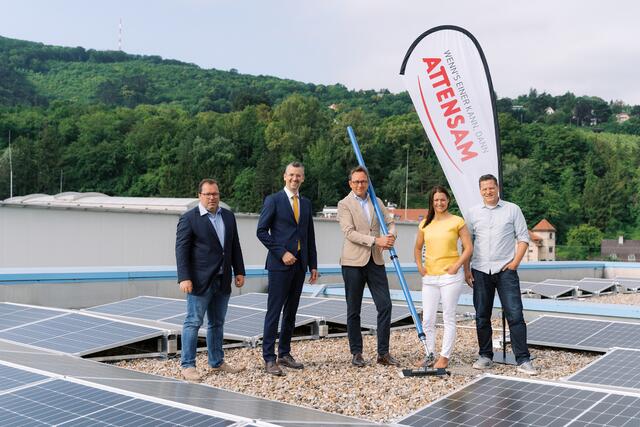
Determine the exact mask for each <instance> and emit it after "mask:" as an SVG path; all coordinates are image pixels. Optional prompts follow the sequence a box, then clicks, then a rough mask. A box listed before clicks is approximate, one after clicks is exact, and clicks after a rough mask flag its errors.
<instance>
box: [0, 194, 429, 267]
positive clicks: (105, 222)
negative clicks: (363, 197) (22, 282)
mask: <svg viewBox="0 0 640 427" xmlns="http://www.w3.org/2000/svg"><path fill="white" fill-rule="evenodd" d="M236 217H237V221H238V232H239V235H240V241H241V245H242V251H243V255H244V260H245V264H246V265H264V260H265V257H266V249H265V248H264V247H263V246H262V244H261V243H260V242H259V241H258V239H257V238H256V237H255V232H256V225H257V221H258V215H245V214H239V215H237V216H236ZM177 222H178V215H176V214H164V213H136V212H104V211H96V210H75V209H68V210H67V209H52V208H40V207H14V206H6V205H4V206H0V268H11V267H85V266H133V265H136V266H146V265H154V266H157V265H175V255H174V246H175V232H176V224H177ZM314 224H315V232H316V246H317V249H318V262H319V264H337V263H338V260H339V257H340V250H341V247H342V233H341V231H340V227H339V226H338V223H337V221H335V220H330V219H316V220H315V221H314ZM396 228H397V230H398V240H397V244H396V251H397V252H398V256H399V259H400V261H401V262H403V263H407V262H412V261H413V243H414V241H415V236H416V234H417V224H415V223H400V224H398V225H397V227H396ZM388 261H389V260H388V257H387V262H388Z"/></svg>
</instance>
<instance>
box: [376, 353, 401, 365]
mask: <svg viewBox="0 0 640 427" xmlns="http://www.w3.org/2000/svg"><path fill="white" fill-rule="evenodd" d="M377 362H378V364H379V365H384V366H400V362H398V361H397V360H396V359H395V358H394V357H393V356H392V355H391V353H387V354H383V355H382V356H380V355H378V360H377Z"/></svg>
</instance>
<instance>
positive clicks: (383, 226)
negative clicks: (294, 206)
mask: <svg viewBox="0 0 640 427" xmlns="http://www.w3.org/2000/svg"><path fill="white" fill-rule="evenodd" d="M347 133H348V134H349V138H350V139H351V145H352V146H353V151H354V152H355V154H356V158H357V159H358V164H359V165H360V166H362V167H364V168H366V167H367V166H366V165H365V163H364V159H363V158H362V153H361V152H360V146H359V145H358V140H357V139H356V134H355V133H354V131H353V128H352V127H351V126H348V127H347ZM368 191H369V197H370V198H371V203H372V204H373V209H374V210H375V212H376V218H378V223H380V231H381V233H382V234H383V235H387V234H388V233H389V230H388V229H387V223H386V221H385V218H384V216H383V215H382V210H381V209H380V206H379V205H378V199H377V198H376V192H375V190H374V189H373V182H372V181H371V176H370V175H369V190H368ZM389 256H390V257H391V262H392V263H393V266H394V268H395V270H396V275H397V276H398V280H399V281H400V287H401V288H402V293H403V294H404V299H405V300H406V301H407V307H409V311H410V312H411V317H412V318H413V323H414V324H415V325H416V331H417V332H418V338H419V339H420V342H422V345H423V346H424V351H425V354H426V358H425V365H424V366H423V367H422V368H420V369H403V370H402V373H403V375H404V376H424V375H445V374H448V372H446V370H445V369H430V368H428V367H427V365H428V364H431V363H433V360H434V354H433V352H432V351H431V350H430V349H429V346H428V345H427V337H426V335H425V334H424V330H423V329H422V322H420V317H419V316H418V312H417V311H416V307H415V305H414V304H413V298H411V292H409V286H408V285H407V282H406V280H405V279H404V273H403V272H402V267H401V266H400V261H398V255H397V254H396V250H395V248H393V247H392V248H391V249H389Z"/></svg>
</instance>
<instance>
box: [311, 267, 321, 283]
mask: <svg viewBox="0 0 640 427" xmlns="http://www.w3.org/2000/svg"><path fill="white" fill-rule="evenodd" d="M318 277H320V274H318V270H311V277H310V278H309V283H311V284H314V283H316V282H317V281H318Z"/></svg>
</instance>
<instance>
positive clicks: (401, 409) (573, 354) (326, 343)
mask: <svg viewBox="0 0 640 427" xmlns="http://www.w3.org/2000/svg"><path fill="white" fill-rule="evenodd" d="M592 301H594V302H595V301H596V299H592ZM598 302H599V301H598ZM499 325H500V321H499V319H495V321H494V337H495V338H498V337H499V336H500V335H501V328H500V327H499ZM441 335H442V328H441V327H438V338H437V344H436V345H437V348H440V340H441ZM364 346H365V350H364V356H365V358H366V359H368V360H369V362H370V364H369V365H368V366H367V367H364V368H356V367H353V366H352V365H351V355H350V354H349V347H348V342H347V338H346V337H341V338H322V339H319V340H309V341H294V342H293V343H292V354H293V356H294V357H295V358H296V359H297V360H298V361H301V362H303V363H304V364H305V369H304V370H300V371H297V370H292V369H289V370H287V375H286V376H284V377H273V376H270V375H267V374H266V373H265V372H264V363H263V361H262V357H261V348H260V347H258V348H253V349H251V348H235V349H227V350H225V361H226V362H227V363H229V364H231V365H233V366H245V367H246V368H247V369H246V370H245V371H243V372H241V373H239V374H227V373H221V372H211V371H208V370H207V358H206V353H205V352H201V353H199V354H198V356H197V361H196V363H197V369H198V371H199V372H200V373H201V374H202V375H203V376H204V379H203V383H206V384H209V385H212V386H214V387H219V388H223V389H227V390H233V391H237V392H241V393H245V394H249V395H252V396H257V397H262V398H266V399H270V400H277V401H281V402H286V403H290V404H294V405H299V406H305V407H310V408H314V409H320V410H323V411H327V412H333V413H336V414H342V415H348V416H353V417H358V418H363V419H367V420H371V421H376V422H393V421H396V420H397V419H399V418H401V417H403V416H406V415H407V414H409V413H410V412H412V411H415V410H417V409H419V408H421V407H423V406H424V405H426V404H428V403H429V402H432V401H433V400H436V399H437V398H439V397H441V396H443V395H445V394H448V393H450V392H452V391H454V390H456V389H459V388H461V387H463V386H464V385H466V384H467V383H469V382H470V381H471V380H473V379H474V378H476V377H477V376H479V375H481V374H482V373H483V372H481V371H478V370H475V369H473V368H472V367H471V365H472V364H473V362H474V361H475V359H476V357H477V341H476V334H475V326H474V322H473V321H472V320H471V321H470V320H466V321H462V322H459V323H458V336H457V340H456V347H455V350H454V354H453V356H452V358H451V361H450V364H449V370H450V371H451V376H449V377H444V378H438V377H411V378H402V377H401V376H400V369H398V368H394V367H387V366H380V365H377V364H376V363H375V355H376V339H375V336H374V335H364ZM530 350H531V353H532V355H533V356H534V357H535V360H534V365H535V366H536V367H537V368H539V369H540V375H539V376H538V377H537V378H540V379H552V380H555V379H559V378H561V377H565V376H568V375H570V374H572V373H574V372H576V371H577V370H578V369H580V368H582V367H584V366H585V365H587V364H588V363H589V362H591V361H592V360H594V359H595V358H597V357H598V356H599V355H598V354H597V353H589V352H579V351H566V350H552V349H547V348H544V349H542V348H532V349H530ZM391 354H392V355H393V356H395V357H396V358H397V359H398V360H399V361H400V362H401V364H402V367H404V368H410V367H414V366H417V364H418V363H419V362H421V361H422V359H423V358H424V351H423V349H422V344H421V343H420V342H419V340H418V338H417V335H416V332H415V330H414V329H405V330H396V331H392V333H391ZM118 365H119V366H121V367H125V368H128V369H133V370H137V371H143V372H147V373H151V374H157V375H164V376H168V377H175V378H181V376H180V364H179V359H170V360H157V359H138V360H132V361H125V362H119V363H118ZM488 372H491V373H493V374H502V375H510V376H516V377H526V375H524V374H520V373H518V372H517V371H516V369H515V367H514V366H506V365H495V366H494V368H492V369H490V370H489V371H488Z"/></svg>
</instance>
